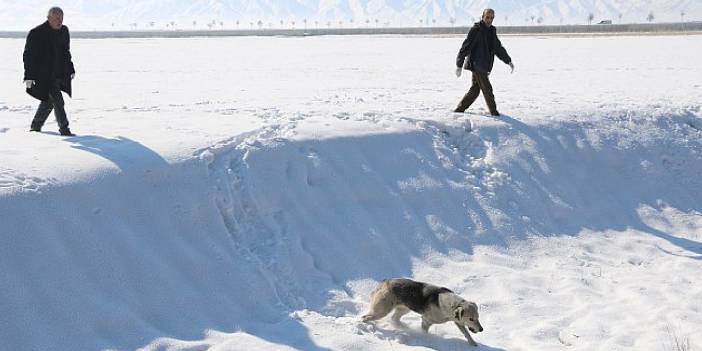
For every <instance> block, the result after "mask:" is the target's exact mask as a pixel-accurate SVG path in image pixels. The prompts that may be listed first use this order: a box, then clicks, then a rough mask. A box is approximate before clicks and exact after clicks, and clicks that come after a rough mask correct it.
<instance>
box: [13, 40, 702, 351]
mask: <svg viewBox="0 0 702 351" xmlns="http://www.w3.org/2000/svg"><path fill="white" fill-rule="evenodd" d="M462 39H463V38H461V37H392V36H387V37H377V36H374V37H364V36H345V37H315V38H254V37H246V38H201V39H138V40H137V39H128V40H127V39H124V40H120V39H106V40H74V41H73V42H72V52H73V56H74V62H75V64H76V69H77V77H76V80H75V82H74V86H75V95H74V99H72V100H67V101H68V103H67V110H68V113H69V119H70V121H71V128H72V129H73V131H74V132H75V133H77V134H78V136H76V137H69V138H64V137H60V136H58V135H57V134H56V133H55V131H56V129H57V128H56V125H55V122H54V121H53V116H52V117H50V119H49V121H48V122H47V125H46V126H45V128H44V130H45V132H43V133H29V132H27V130H28V126H29V122H30V120H31V117H32V115H33V113H34V111H35V108H36V105H37V104H36V102H35V101H33V100H32V99H31V98H30V97H28V96H27V95H25V93H24V92H23V89H22V85H21V78H22V71H21V68H22V62H21V53H22V48H23V45H24V41H23V40H12V39H5V40H0V62H3V63H4V65H3V66H2V67H1V68H0V86H2V94H1V95H0V223H1V224H0V228H1V229H0V301H2V303H0V340H2V345H3V346H0V348H6V349H8V350H35V349H36V350H91V349H120V350H121V349H139V348H141V349H144V350H203V349H212V350H254V349H266V350H291V349H300V350H425V349H437V350H459V349H461V350H464V349H468V348H469V346H468V345H467V344H466V342H465V340H463V337H462V336H461V334H460V332H459V331H458V330H457V329H456V328H455V327H454V326H452V325H449V324H446V325H439V326H433V327H432V328H431V329H430V333H429V334H424V333H423V332H422V331H421V329H420V325H419V324H420V322H419V317H418V316H417V315H416V314H410V315H407V316H406V317H405V318H404V322H405V324H406V325H405V326H404V327H401V328H397V327H394V326H392V325H391V324H390V323H389V322H388V321H386V320H382V321H380V322H378V323H375V324H363V323H361V322H359V316H360V315H361V314H362V313H363V312H365V309H366V308H367V304H368V295H369V293H370V291H371V290H372V289H373V287H374V286H375V284H376V283H377V282H378V281H380V280H382V279H384V278H388V277H395V276H407V277H413V278H416V279H419V280H424V281H429V282H432V283H435V284H438V285H443V286H446V287H449V288H450V289H452V290H454V291H455V292H457V293H459V294H461V295H462V296H464V297H466V298H468V299H470V300H474V301H476V302H477V303H478V304H479V306H480V312H481V323H482V325H483V326H484V328H485V331H484V332H483V333H480V334H478V335H476V336H475V337H474V338H475V339H476V341H478V343H479V344H480V346H479V347H478V348H475V349H476V350H536V349H538V350H564V349H572V350H592V349H601V350H677V349H680V348H676V347H675V341H676V340H677V341H679V342H680V341H681V342H683V345H687V344H689V346H688V348H687V350H696V349H697V348H699V347H702V346H701V345H702V336H701V335H700V333H699V329H700V326H702V310H701V307H700V301H702V283H700V280H699V276H700V274H699V272H700V271H701V270H702V200H700V199H701V198H702V179H701V178H700V176H699V175H700V174H702V118H701V117H702V112H701V111H700V106H701V105H702V99H701V98H700V96H702V69H700V67H699V66H698V63H699V56H700V54H701V53H702V49H700V46H699V45H698V43H699V42H700V39H701V38H700V36H650V37H640V36H639V37H597V38H590V37H577V38H568V37H548V38H540V37H503V38H502V41H503V44H504V45H505V46H506V47H507V49H508V51H509V53H510V54H511V56H512V57H513V59H514V62H515V65H516V71H515V73H514V74H509V70H508V68H507V66H505V65H504V64H502V63H501V62H499V61H498V62H496V64H495V70H494V72H493V74H492V75H491V79H492V82H493V86H494V87H495V95H496V97H497V102H498V108H499V110H500V111H501V112H502V113H503V114H504V115H503V116H500V117H498V118H491V117H487V116H485V104H484V101H483V100H482V97H480V98H479V99H478V101H476V103H475V105H474V106H473V107H471V109H470V110H469V113H467V114H465V115H463V114H461V115H458V114H453V113H450V110H451V109H452V108H453V107H454V106H455V104H456V103H457V102H458V100H459V99H460V97H461V96H462V94H463V93H465V91H466V90H467V87H468V84H469V80H468V77H466V75H464V76H463V77H462V78H461V79H456V78H455V76H453V70H454V68H453V67H454V57H455V54H456V51H457V50H458V47H459V46H460V44H461V42H462Z"/></svg>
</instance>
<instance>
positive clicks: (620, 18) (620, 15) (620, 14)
mask: <svg viewBox="0 0 702 351" xmlns="http://www.w3.org/2000/svg"><path fill="white" fill-rule="evenodd" d="M619 24H622V13H621V12H620V13H619Z"/></svg>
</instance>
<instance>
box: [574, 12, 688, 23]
mask: <svg viewBox="0 0 702 351" xmlns="http://www.w3.org/2000/svg"><path fill="white" fill-rule="evenodd" d="M622 16H623V14H622V13H621V12H620V13H619V14H618V15H617V17H618V18H619V23H621V22H622ZM593 19H595V15H594V14H593V13H592V12H590V13H589V14H588V15H587V24H592V20H593ZM654 19H656V16H655V15H654V14H653V11H651V12H649V13H648V15H646V21H648V22H649V23H651V22H653V20H654ZM680 22H685V10H681V11H680Z"/></svg>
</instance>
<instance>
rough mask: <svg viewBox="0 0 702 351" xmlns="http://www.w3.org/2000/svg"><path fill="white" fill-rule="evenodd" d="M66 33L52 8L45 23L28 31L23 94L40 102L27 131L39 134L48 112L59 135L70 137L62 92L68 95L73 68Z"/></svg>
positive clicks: (60, 17)
mask: <svg viewBox="0 0 702 351" xmlns="http://www.w3.org/2000/svg"><path fill="white" fill-rule="evenodd" d="M70 40H71V39H70V34H69V33H68V27H66V26H64V25H63V10H61V8H58V7H52V8H51V9H50V10H49V14H48V16H47V21H46V22H44V23H43V24H41V25H39V26H38V27H36V28H34V29H32V30H31V31H29V34H28V35H27V42H26V44H25V46H24V55H23V60H24V84H25V85H26V86H27V93H28V94H29V95H31V96H33V97H35V98H36V99H38V100H40V101H41V103H40V104H39V108H38V109H37V112H36V114H35V115H34V119H33V120H32V125H31V127H30V129H29V130H30V131H32V132H40V131H41V127H42V126H43V125H44V122H45V121H46V118H47V117H49V114H50V113H51V111H52V110H53V111H54V115H56V122H58V125H59V132H60V133H61V135H64V136H73V135H74V134H73V133H71V130H70V129H69V128H68V118H67V117H66V111H65V110H64V107H63V106H64V102H63V95H62V94H61V91H65V92H66V94H68V96H71V80H72V79H73V77H74V76H75V73H76V71H75V69H74V68H73V62H72V61H71V51H70Z"/></svg>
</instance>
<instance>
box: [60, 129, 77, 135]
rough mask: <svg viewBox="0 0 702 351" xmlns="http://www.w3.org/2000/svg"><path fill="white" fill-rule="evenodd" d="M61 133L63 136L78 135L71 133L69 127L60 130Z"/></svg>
mask: <svg viewBox="0 0 702 351" xmlns="http://www.w3.org/2000/svg"><path fill="white" fill-rule="evenodd" d="M59 133H60V134H61V136H76V135H75V134H73V133H71V130H70V129H68V128H66V129H61V130H59Z"/></svg>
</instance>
